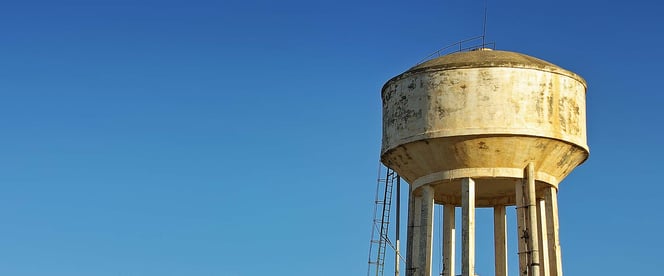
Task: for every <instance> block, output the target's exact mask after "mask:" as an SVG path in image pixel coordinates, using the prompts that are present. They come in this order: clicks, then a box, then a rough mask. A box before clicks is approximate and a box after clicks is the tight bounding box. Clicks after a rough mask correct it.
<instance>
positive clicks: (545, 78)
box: [381, 49, 589, 207]
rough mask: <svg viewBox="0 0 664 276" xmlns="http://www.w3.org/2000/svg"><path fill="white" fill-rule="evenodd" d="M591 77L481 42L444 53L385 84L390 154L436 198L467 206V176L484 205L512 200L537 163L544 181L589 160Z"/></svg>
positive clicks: (385, 146) (384, 154) (388, 158)
mask: <svg viewBox="0 0 664 276" xmlns="http://www.w3.org/2000/svg"><path fill="white" fill-rule="evenodd" d="M585 99H586V82H585V81H584V80H583V79H582V78H581V77H580V76H578V75H576V74H574V73H572V72H570V71H568V70H565V69H562V68H560V67H558V66H556V65H554V64H551V63H549V62H546V61H543V60H540V59H537V58H534V57H531V56H527V55H524V54H520V53H515V52H507V51H496V50H489V49H480V50H476V51H470V52H459V53H453V54H449V55H445V56H442V57H439V58H436V59H432V60H429V61H427V62H424V63H422V64H419V65H417V66H415V67H413V68H411V69H409V70H408V71H406V72H404V73H403V74H400V75H398V76H396V77H394V78H392V79H390V80H389V81H388V82H387V83H386V84H385V85H384V86H383V89H382V100H383V143H382V149H381V161H382V162H383V163H384V164H385V165H386V166H388V167H390V168H392V169H394V170H395V171H397V172H398V173H399V175H401V176H402V177H403V178H404V179H406V180H407V181H408V182H409V183H410V184H411V186H412V188H413V190H415V189H416V188H417V187H419V186H422V185H430V186H432V187H434V189H435V192H434V193H435V195H434V198H435V202H436V203H439V204H455V205H460V204H461V189H460V185H459V183H460V182H459V181H460V179H461V178H466V177H471V178H473V179H474V180H475V181H476V185H477V188H476V204H477V206H478V207H482V206H494V205H501V204H502V205H513V204H514V203H515V192H514V185H515V181H522V179H523V178H524V168H525V167H526V166H527V165H528V164H529V163H531V162H532V163H534V165H535V175H536V180H537V184H536V185H537V188H538V189H543V188H545V187H548V186H549V185H552V186H554V187H556V188H557V187H558V183H559V182H560V181H561V180H562V179H563V178H565V176H567V175H568V174H569V173H570V172H571V171H572V170H573V169H574V168H575V167H576V166H578V165H579V164H581V163H582V162H584V161H585V160H586V159H587V158H588V154H589V150H588V145H587V143H586V104H585Z"/></svg>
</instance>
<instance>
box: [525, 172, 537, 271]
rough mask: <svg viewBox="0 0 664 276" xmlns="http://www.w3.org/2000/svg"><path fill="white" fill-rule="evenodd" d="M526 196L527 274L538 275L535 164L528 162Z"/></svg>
mask: <svg viewBox="0 0 664 276" xmlns="http://www.w3.org/2000/svg"><path fill="white" fill-rule="evenodd" d="M526 180H527V185H526V191H527V192H526V193H525V194H526V196H527V203H528V209H527V210H528V217H527V219H528V225H527V227H528V249H529V251H530V257H529V263H528V266H529V272H530V273H529V275H528V276H539V273H540V267H539V260H540V258H539V237H538V233H537V198H536V191H535V164H534V163H532V162H531V163H529V164H528V167H527V168H526Z"/></svg>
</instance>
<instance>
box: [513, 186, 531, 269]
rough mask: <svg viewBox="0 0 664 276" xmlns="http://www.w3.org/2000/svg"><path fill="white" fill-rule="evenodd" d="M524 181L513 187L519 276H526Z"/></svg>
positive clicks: (526, 234) (526, 247) (526, 248)
mask: <svg viewBox="0 0 664 276" xmlns="http://www.w3.org/2000/svg"><path fill="white" fill-rule="evenodd" d="M523 186H524V181H519V182H517V183H516V185H515V193H516V225H517V238H518V241H519V247H518V252H519V276H528V243H527V239H528V231H527V230H526V229H527V227H526V203H525V198H526V197H525V196H524V194H523V193H524V191H525V189H524V187H523Z"/></svg>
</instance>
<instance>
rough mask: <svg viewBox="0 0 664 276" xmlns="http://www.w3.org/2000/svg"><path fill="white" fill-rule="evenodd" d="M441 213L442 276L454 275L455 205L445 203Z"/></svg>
mask: <svg viewBox="0 0 664 276" xmlns="http://www.w3.org/2000/svg"><path fill="white" fill-rule="evenodd" d="M444 208H445V209H444V211H443V212H444V213H443V231H444V234H443V239H444V241H443V275H442V276H455V275H456V274H454V253H456V252H455V250H456V247H455V239H456V225H455V223H456V220H455V214H454V212H455V206H454V205H450V204H448V205H445V207H444Z"/></svg>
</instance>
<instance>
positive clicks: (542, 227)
mask: <svg viewBox="0 0 664 276" xmlns="http://www.w3.org/2000/svg"><path fill="white" fill-rule="evenodd" d="M544 210H546V205H545V202H544V200H542V199H540V200H538V201H537V231H539V233H538V234H539V236H538V237H539V244H540V258H539V263H540V276H549V275H551V273H550V269H549V246H548V242H547V234H546V213H545V212H544Z"/></svg>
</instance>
